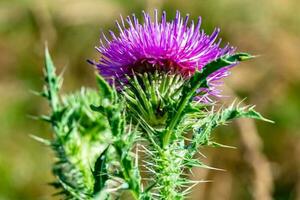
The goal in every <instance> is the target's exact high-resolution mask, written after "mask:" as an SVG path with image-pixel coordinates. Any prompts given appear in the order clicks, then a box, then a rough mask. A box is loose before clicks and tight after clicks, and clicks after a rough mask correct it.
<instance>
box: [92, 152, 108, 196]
mask: <svg viewBox="0 0 300 200" xmlns="http://www.w3.org/2000/svg"><path fill="white" fill-rule="evenodd" d="M108 148H109V146H108V147H106V149H105V150H104V151H103V152H102V153H101V154H100V155H99V157H98V158H97V160H96V162H95V167H94V170H93V176H94V180H95V183H94V194H98V193H99V192H100V191H102V190H103V188H104V186H105V182H106V181H107V180H108V175H107V169H106V156H107V155H106V152H107V150H108Z"/></svg>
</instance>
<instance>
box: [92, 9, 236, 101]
mask: <svg viewBox="0 0 300 200" xmlns="http://www.w3.org/2000/svg"><path fill="white" fill-rule="evenodd" d="M143 16H144V23H140V22H139V21H138V19H137V17H136V16H135V15H134V14H133V15H132V17H130V16H128V17H127V18H126V20H124V19H123V18H122V16H121V23H119V22H118V21H116V25H117V27H118V29H119V34H118V35H116V34H115V33H114V32H112V31H110V35H111V40H109V39H108V38H107V37H106V36H105V34H103V38H102V39H100V46H99V47H96V49H97V50H98V51H99V53H100V54H101V55H102V57H101V58H100V60H99V62H98V63H97V62H91V61H90V63H92V64H94V65H95V66H96V67H97V69H98V70H99V72H100V74H101V75H102V76H103V77H104V78H105V79H106V80H107V81H108V82H110V83H111V84H112V83H114V80H118V81H119V82H121V83H124V82H126V81H127V78H126V76H130V75H132V74H133V73H136V72H137V73H143V72H153V71H156V70H157V71H159V72H166V73H179V74H181V75H182V76H183V77H189V76H191V75H192V74H193V73H194V72H195V71H196V70H200V71H201V69H202V68H203V67H204V66H205V65H206V64H208V63H209V62H211V61H213V60H215V59H217V58H219V57H221V56H224V55H231V54H233V53H234V51H235V48H233V47H231V46H229V45H226V46H225V47H224V48H221V47H220V43H221V39H219V40H218V41H217V37H218V34H219V32H220V29H218V28H216V29H215V30H214V31H213V33H212V34H211V35H208V34H206V33H205V32H204V31H203V30H201V29H200V26H201V17H199V18H198V22H197V24H194V21H192V22H191V23H190V24H189V15H186V17H185V18H183V17H181V15H180V12H179V11H177V12H176V16H175V19H174V20H173V21H170V22H168V21H167V20H166V12H165V11H164V12H163V13H162V16H161V20H159V19H158V13H157V10H155V12H154V20H153V21H152V20H151V18H150V15H149V14H148V13H145V12H143ZM125 21H126V23H125ZM126 24H127V25H126ZM103 40H104V41H105V42H104V41H103ZM230 67H231V66H229V67H227V68H222V69H221V70H219V71H217V72H215V73H214V74H212V75H210V76H209V77H208V80H207V81H208V85H209V89H206V90H205V92H208V93H209V94H213V95H216V96H217V95H218V93H219V92H218V90H217V89H216V88H215V86H217V85H219V84H220V82H218V80H220V79H221V78H223V77H225V76H227V75H228V69H229V68H230ZM116 84H117V86H118V83H116ZM200 91H203V89H200Z"/></svg>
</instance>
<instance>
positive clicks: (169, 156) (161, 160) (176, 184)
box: [155, 144, 183, 200]
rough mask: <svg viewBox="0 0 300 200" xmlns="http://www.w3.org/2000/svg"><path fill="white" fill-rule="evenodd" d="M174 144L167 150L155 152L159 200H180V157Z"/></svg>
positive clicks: (181, 197)
mask: <svg viewBox="0 0 300 200" xmlns="http://www.w3.org/2000/svg"><path fill="white" fill-rule="evenodd" d="M176 146H177V145H176V144H174V145H172V146H170V148H168V149H161V150H160V151H158V152H157V154H158V155H157V158H156V159H155V161H156V168H155V172H156V180H157V183H158V186H157V190H158V194H159V196H160V199H165V200H181V199H183V195H182V194H181V192H180V191H179V190H180V187H181V182H182V181H181V176H180V175H181V173H182V172H181V166H182V157H181V156H180V152H178V150H177V149H176Z"/></svg>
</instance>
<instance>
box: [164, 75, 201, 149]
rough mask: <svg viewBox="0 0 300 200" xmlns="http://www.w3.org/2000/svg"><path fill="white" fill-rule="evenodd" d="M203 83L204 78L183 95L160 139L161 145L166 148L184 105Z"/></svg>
mask: <svg viewBox="0 0 300 200" xmlns="http://www.w3.org/2000/svg"><path fill="white" fill-rule="evenodd" d="M204 83H205V79H204V80H202V81H200V82H199V83H198V84H196V85H194V87H192V89H191V90H190V91H189V93H188V94H187V95H186V96H185V98H183V99H182V100H181V101H180V103H179V107H178V109H176V110H177V112H176V114H175V116H174V118H173V119H172V121H171V123H170V125H169V127H168V128H167V130H166V132H165V134H164V135H163V140H162V147H163V148H166V146H167V145H168V144H169V141H170V137H171V134H172V132H173V130H174V128H175V127H176V125H177V124H178V122H179V120H180V117H181V114H182V112H183V111H184V109H185V107H186V106H187V104H188V103H189V101H190V99H191V98H192V97H193V95H194V93H195V92H196V90H197V89H198V88H200V87H201V86H202V84H204Z"/></svg>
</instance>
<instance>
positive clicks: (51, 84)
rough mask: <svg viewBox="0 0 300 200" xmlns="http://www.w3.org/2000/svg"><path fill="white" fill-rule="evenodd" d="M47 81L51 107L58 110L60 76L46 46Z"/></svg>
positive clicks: (47, 94) (47, 95) (54, 110)
mask: <svg viewBox="0 0 300 200" xmlns="http://www.w3.org/2000/svg"><path fill="white" fill-rule="evenodd" d="M45 81H46V87H47V90H46V91H45V95H46V97H47V98H48V100H49V102H50V106H51V109H52V110H53V112H56V111H57V110H58V108H59V98H58V91H59V88H60V82H61V80H59V77H57V75H56V73H55V66H54V64H53V62H52V59H51V56H50V53H49V50H48V48H47V47H46V48H45Z"/></svg>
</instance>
